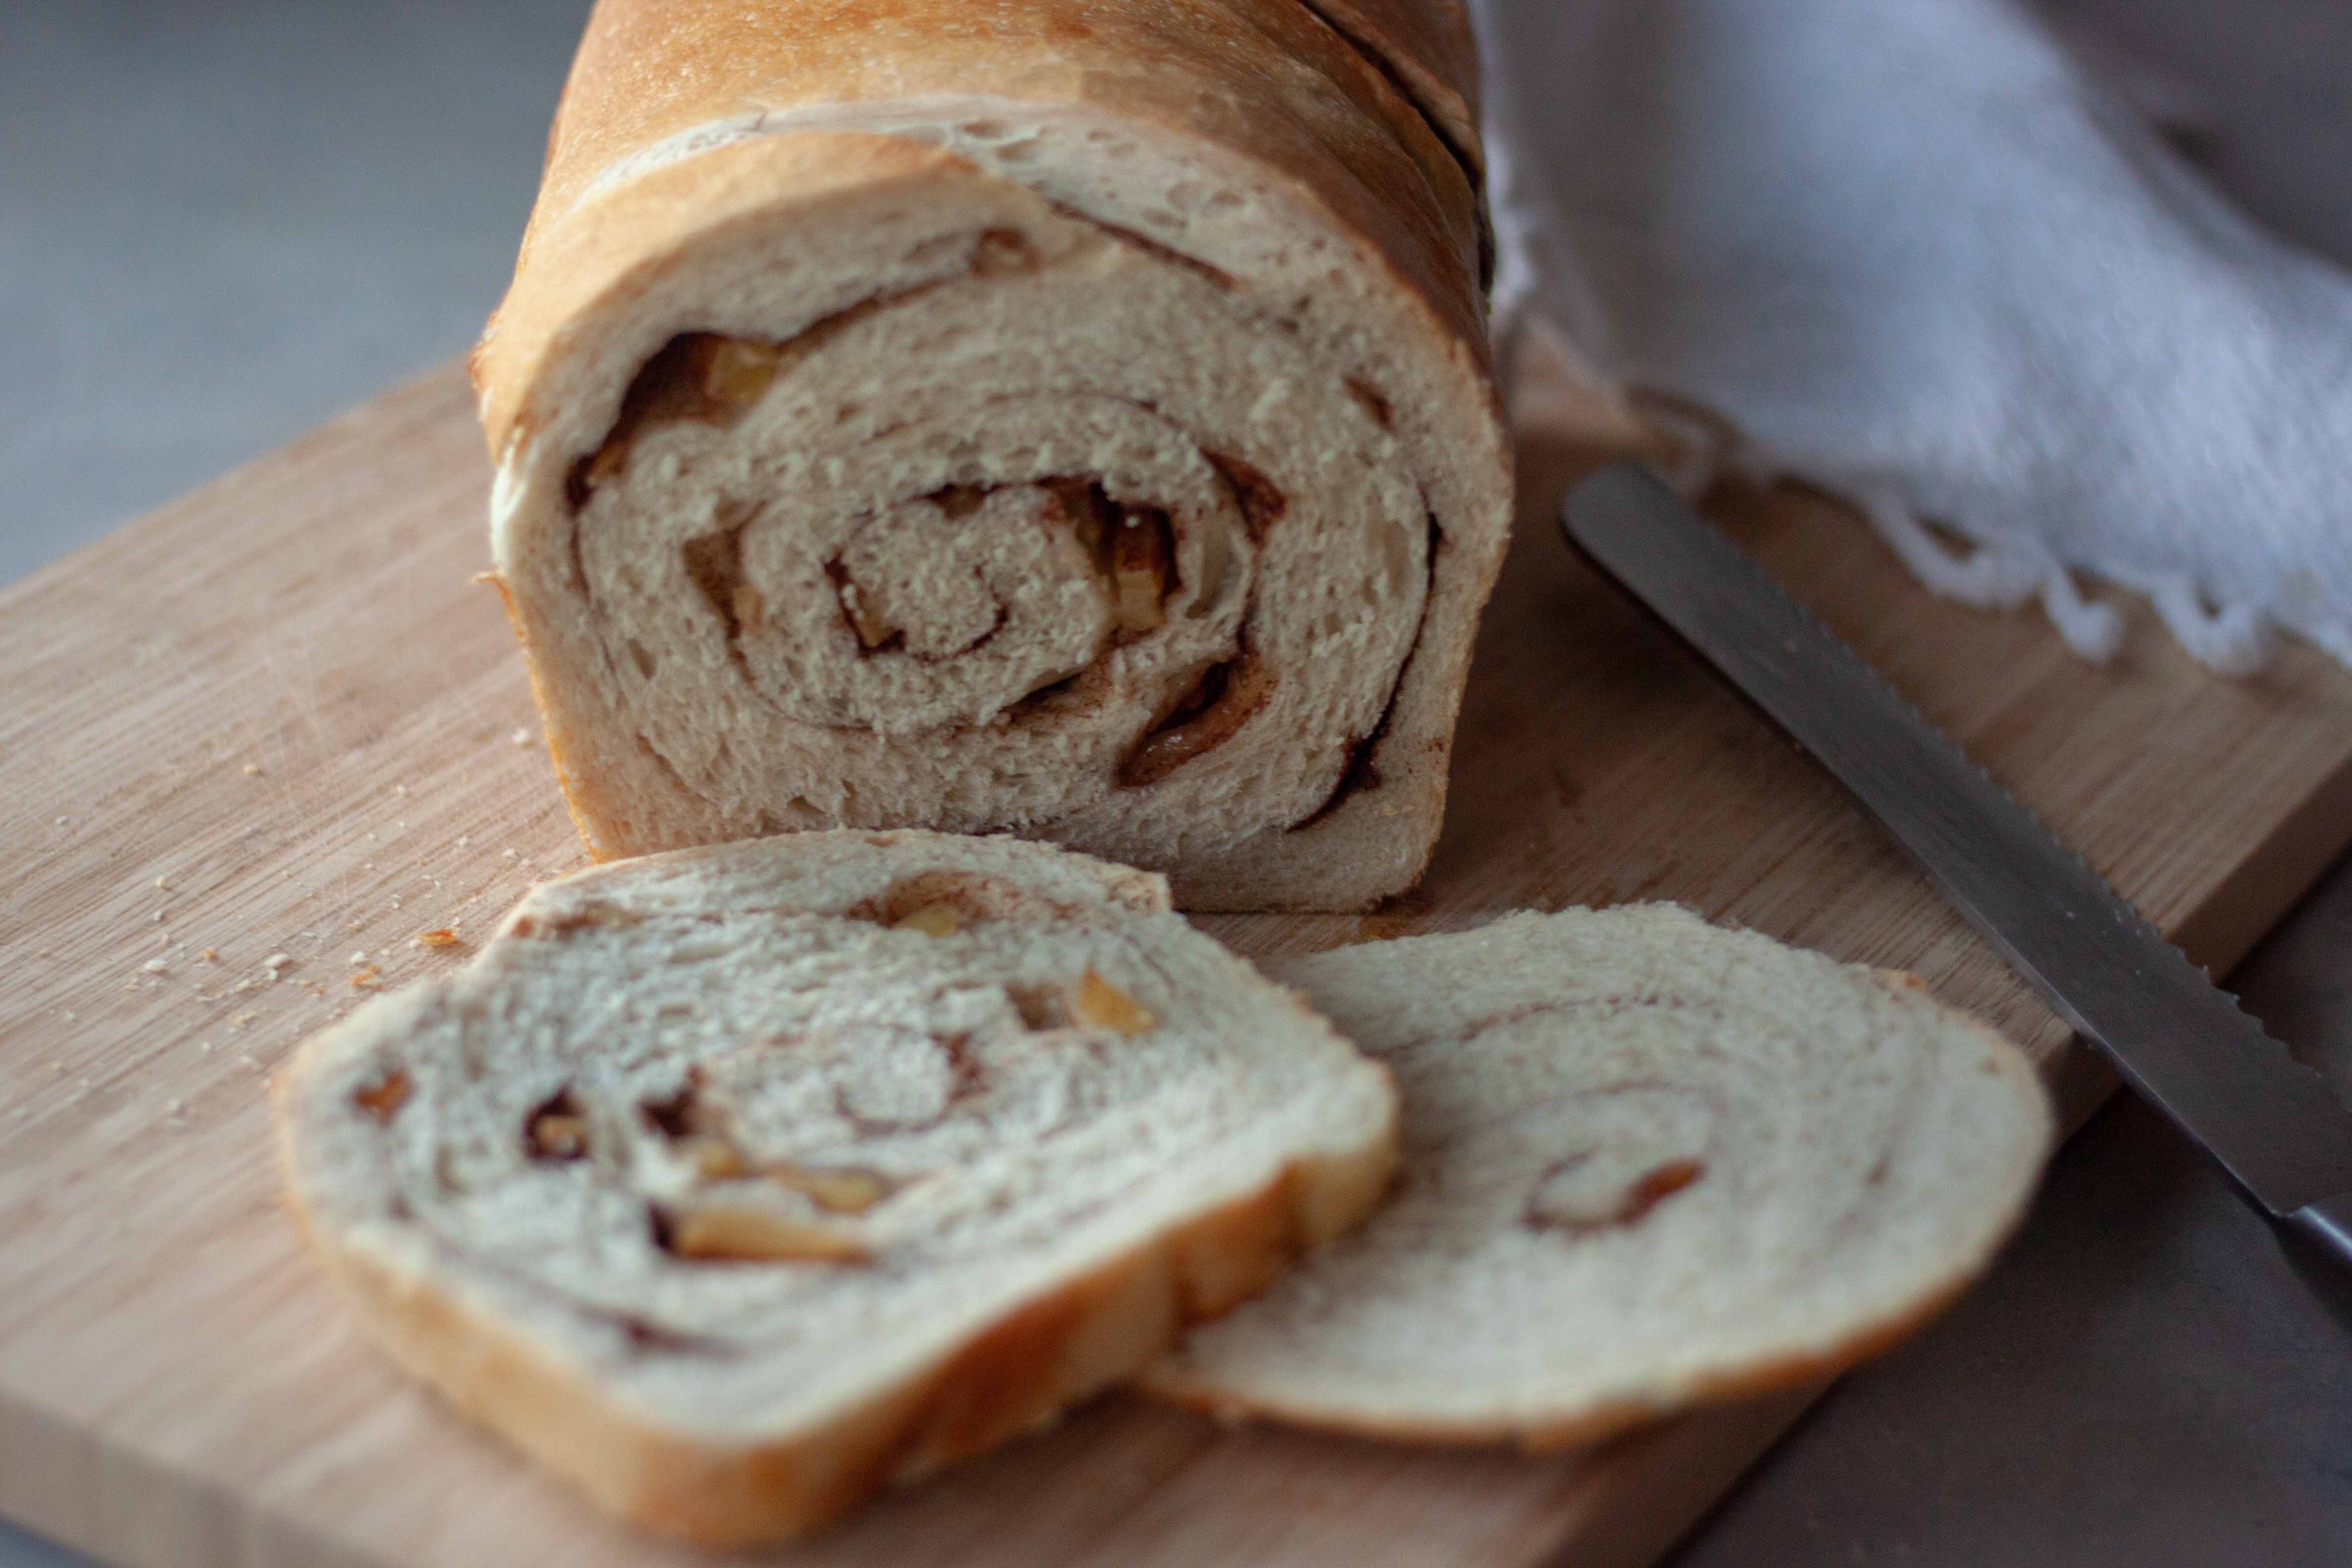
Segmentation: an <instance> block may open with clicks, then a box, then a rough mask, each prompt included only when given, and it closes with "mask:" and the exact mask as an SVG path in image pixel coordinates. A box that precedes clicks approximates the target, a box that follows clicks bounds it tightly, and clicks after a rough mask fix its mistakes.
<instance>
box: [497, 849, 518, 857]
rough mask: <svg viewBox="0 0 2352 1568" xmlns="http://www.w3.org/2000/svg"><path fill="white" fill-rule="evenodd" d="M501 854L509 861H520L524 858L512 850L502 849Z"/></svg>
mask: <svg viewBox="0 0 2352 1568" xmlns="http://www.w3.org/2000/svg"><path fill="white" fill-rule="evenodd" d="M499 854H501V855H503V856H505V857H506V858H508V859H509V860H520V859H521V858H522V857H521V856H520V855H518V854H516V853H515V852H514V851H513V850H511V849H501V850H499Z"/></svg>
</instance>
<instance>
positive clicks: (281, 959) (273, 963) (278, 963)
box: [261, 931, 310, 969]
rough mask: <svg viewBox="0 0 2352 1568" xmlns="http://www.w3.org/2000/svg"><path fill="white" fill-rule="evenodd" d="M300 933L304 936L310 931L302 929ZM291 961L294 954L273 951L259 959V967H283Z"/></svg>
mask: <svg viewBox="0 0 2352 1568" xmlns="http://www.w3.org/2000/svg"><path fill="white" fill-rule="evenodd" d="M302 934H303V935H304V936H309V935H310V932H309V931H304V932H303V933H302ZM293 962H294V955H293V954H292V953H290V952H273V953H271V954H270V955H269V956H268V958H265V959H263V960H262V961H261V967H262V968H264V969H283V968H285V967H286V966H287V965H288V964H289V963H293Z"/></svg>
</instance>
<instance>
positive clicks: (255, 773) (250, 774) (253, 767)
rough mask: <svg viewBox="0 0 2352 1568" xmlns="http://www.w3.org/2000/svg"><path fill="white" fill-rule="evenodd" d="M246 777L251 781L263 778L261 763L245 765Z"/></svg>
mask: <svg viewBox="0 0 2352 1568" xmlns="http://www.w3.org/2000/svg"><path fill="white" fill-rule="evenodd" d="M245 776H246V777H247V778H249V779H257V778H259V777H260V776H261V764H260V763H246V764H245Z"/></svg>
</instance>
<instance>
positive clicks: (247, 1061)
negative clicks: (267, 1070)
mask: <svg viewBox="0 0 2352 1568" xmlns="http://www.w3.org/2000/svg"><path fill="white" fill-rule="evenodd" d="M236 1065H237V1066H239V1067H241V1068H252V1069H253V1070H254V1071H256V1072H259V1071H260V1070H261V1063H260V1061H259V1060H258V1059H257V1058H254V1057H249V1056H246V1057H239V1058H236Z"/></svg>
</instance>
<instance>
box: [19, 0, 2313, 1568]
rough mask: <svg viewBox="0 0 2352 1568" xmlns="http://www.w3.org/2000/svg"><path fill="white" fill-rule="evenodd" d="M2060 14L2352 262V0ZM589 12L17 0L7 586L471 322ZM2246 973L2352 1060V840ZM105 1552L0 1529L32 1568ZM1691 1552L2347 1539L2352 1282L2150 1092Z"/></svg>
mask: <svg viewBox="0 0 2352 1568" xmlns="http://www.w3.org/2000/svg"><path fill="white" fill-rule="evenodd" d="M1138 3H1141V0H1138ZM1532 3H1553V0H1532ZM2049 8H2050V9H2052V10H2053V11H2058V12H2062V13H2064V14H2066V15H2067V16H2070V17H2071V18H2074V19H2076V20H2079V21H2081V22H2082V23H2083V24H2084V25H2085V26H2087V27H2089V28H2091V29H2093V30H2094V31H2095V33H2096V34H2098V35H2099V36H2102V37H2105V38H2107V39H2109V40H2111V41H2113V42H2115V43H2117V44H2120V45H2122V46H2125V47H2127V48H2129V49H2130V50H2132V51H2133V52H2134V53H2135V54H2136V55H2137V57H2138V58H2141V59H2142V60H2144V61H2146V62H2147V63H2149V64H2151V65H2152V66H2154V67H2156V68H2158V69H2160V70H2162V71H2165V72H2168V73H2169V75H2170V76H2171V78H2172V79H2174V80H2175V82H2176V83H2177V85H2178V86H2179V88H2180V89H2184V90H2185V91H2186V92H2188V93H2189V95H2190V96H2191V97H2193V98H2194V99H2196V100H2199V101H2200V102H2201V103H2202V104H2203V105H2204V106H2205V108H2206V109H2207V110H2209V111H2210V119H2211V121H2212V125H2213V129H2212V131H2211V132H2210V134H2208V135H2207V136H2206V137H2204V138H2203V139H2202V140H2201V142H2200V157H2201V158H2202V160H2203V162H2204V163H2205V164H2206V166H2207V167H2208V168H2209V169H2210V171H2211V172H2212V173H2213V174H2214V177H2215V178H2216V179H2217V180H2218V181H2219V182H2220V183H2221V184H2222V185H2223V186H2224V187H2225V188H2226V189H2227V190H2229V191H2230V192H2231V194H2232V195H2235V196H2237V197H2238V198H2239V199H2240V200H2241V201H2242V202H2243V203H2244V204H2245V205H2247V206H2248V207H2250V208H2251V209H2252V211H2253V212H2254V213H2255V214H2256V215H2257V216H2260V217H2262V218H2263V219H2264V220H2265V221H2267V222H2268V223H2270V224H2271V225H2272V226H2273V227H2274V228H2276V229H2278V230H2279V231H2280V232H2282V233H2284V234H2286V235H2288V236H2289V237H2293V238H2294V239H2297V240H2299V241H2301V242H2303V243H2305V244H2306V245H2309V246H2311V247H2315V248H2316V249H2318V250H2320V251H2322V252H2325V253H2326V254H2328V255H2330V256H2333V257H2334V258H2336V259H2337V260H2339V261H2342V262H2345V263H2347V265H2352V177H2347V176H2352V5H2347V4H2346V3H2345V0H2050V5H2049ZM586 10H587V5H586V0H396V3H389V4H388V3H385V0H313V3H310V4H294V3H291V0H277V3H270V0H187V3H184V4H170V3H166V0H148V3H144V4H142V3H139V0H0V582H7V581H13V580H14V579H16V578H17V577H19V576H21V575H23V574H26V573H28V572H30V571H32V570H34V569H36V568H37V567H38V566H40V565H41V564H43V563H46V562H47V561H50V560H53V559H55V558H56V557H58V556H59V555H62V554H64V553H65V552H68V551H69V550H71V549H73V548H74V547H75V546H77V545H79V544H81V543H84V542H88V541H89V540H91V539H94V538H96V537H97V536H99V535H100V534H101V533H103V532H105V531H108V530H110V529H111V528H113V527H115V526H116V525H118V524H119V523H121V522H123V521H127V520H128V519H130V518H131V517H132V516H134V515H136V514H137V513H139V512H140V511H142V510H145V509H147V508H149V507H152V506H154V505H156V504H158V503H160V502H162V501H163V500H168V499H169V498H171V497H172V496H173V495H176V494H178V493H179V492H181V491H183V490H184V489H188V488H190V487H191V486H193V485H195V484H198V483H201V482H203V481H204V480H205V479H210V478H212V477H214V476H215V475H216V474H218V473H220V472H221V471H222V470H224V469H225V468H228V467H230V466H232V465H234V464H236V463H238V462H241V461H243V460H244V459H246V458H250V457H253V456H255V455H257V454H258V453H260V452H262V451H264V450H266V449H268V447H272V446H275V445H277V444H278V443H279V442H281V441H283V440H286V439H288V438H289V437H293V436H295V435H297V434H299V432H300V431H302V430H303V429H305V428H307V427H309V426H311V425H313V424H315V423H316V422H318V421H319V420H320V419H321V418H323V417H325V416H328V415H330V414H332V413H334V412H336V411H338V410H339V409H341V408H343V407H346V406H348V405H351V404H352V403H354V402H357V401H359V400H360V399H362V397H364V396H366V395H368V394H369V393H371V392H373V391H374V390H376V389H377V388H379V387H381V386H382V385H383V384H385V383H387V382H389V381H391V380H393V379H394V378H396V377H398V376H401V375H404V374H408V373H409V372H412V371H414V370H416V369H418V368H421V367H422V366H424V365H426V364H428V363H433V362H435V361H436V360H439V359H441V358H443V357H445V356H446V355H448V354H451V353H456V352H457V351H459V350H461V349H463V348H464V347H465V346H466V345H467V343H468V342H470V341H471V340H472V338H473V335H474V333H475V331H476V330H477V328H478V326H479V324H480V321H481V320H482V318H483V316H484V315H485V314H486V313H487V312H488V309H489V307H490V305H491V304H492V303H493V302H494V301H495V300H496V299H497V297H498V295H499V291H500V290H501V289H502V288H503V287H504V284H505V280H506V276H507V272H508V268H509V266H510V264H511V260H512V256H513V247H514V242H515V239H516V237H517V236H518V235H519V233H520V228H521V225H522V219H523V216H524V215H525V213H526V212H527V210H528V208H529V206H530V197H531V193H532V190H533V188H534V186H535V184H536V182H537V178H538V173H539V162H540V153H541V148H542V146H543V145H544V138H545V135H546V128H547V122H548V120H549V117H550V114H551V110H552V108H553V104H554V99H555V93H556V90H557V89H558V87H559V86H560V85H561V82H562V72H563V68H564V65H565V63H566V61H567V60H568V58H569V57H570V54H571V49H572V44H573V42H574V40H575V38H576V37H577V34H578V31H579V26H580V23H581V20H582V18H583V16H585V14H586ZM2347 526H2352V520H2347ZM2237 984H2239V985H2240V986H2241V988H2242V990H2243V991H2244V993H2245V994H2246V996H2247V999H2248V1001H2249V1003H2250V1005H2252V1007H2253V1008H2254V1009H2255V1010H2256V1011H2257V1012H2259V1013H2260V1014H2261V1015H2262V1016H2263V1017H2264V1018H2265V1019H2267V1020H2268V1021H2269V1022H2270V1024H2271V1026H2272V1027H2273V1032H2274V1033H2277V1034H2280V1035H2281V1036H2283V1037H2285V1038H2286V1039H2288V1040H2290V1041H2291V1042H2293V1043H2294V1046H2295V1047H2296V1048H2297V1049H2298V1051H2300V1052H2302V1053H2304V1054H2305V1055H2306V1056H2307V1057H2308V1058H2310V1059H2313V1060H2315V1061H2318V1062H2321V1063H2323V1064H2324V1065H2325V1066H2326V1067H2327V1068H2329V1069H2330V1070H2331V1072H2333V1074H2334V1076H2335V1078H2336V1083H2337V1085H2338V1088H2339V1091H2340V1090H2342V1089H2344V1088H2345V1087H2346V1086H2347V1085H2352V867H2347V868H2339V869H2338V871H2337V873H2336V875H2335V876H2334V877H2333V878H2332V879H2330V881H2329V883H2328V884H2327V885H2326V887H2324V888H2323V889H2321V891H2320V892H2319V893H2318V894H2316V895H2315V897H2314V898H2313V899H2312V900H2310V901H2309V902H2308V903H2307V904H2306V905H2305V908H2304V909H2303V910H2301V911H2300V912H2299V913H2298V914H2297V915H2295V916H2294V918H2293V919H2292V920H2291V921H2289V922H2288V923H2287V924H2286V925H2285V926H2284V927H2283V928H2282V930H2281V931H2279V932H2278V934H2277V935H2276V936H2275V937H2273V940H2272V941H2271V942H2269V943H2268V944H2267V945H2266V946H2265V947H2264V948H2263V951H2262V952H2260V953H2259V954H2257V955H2256V957H2255V958H2254V959H2252V961H2250V962H2249V963H2247V965H2246V966H2245V967H2244V968H2243V969H2242V971H2241V972H2240V973H2239V975H2238V976H2237ZM79 1561H81V1560H80V1559H79V1558H76V1557H74V1556H72V1555H71V1554H69V1553H67V1552H61V1551H59V1550H58V1549H57V1548H55V1547H52V1546H49V1545H47V1544H46V1543H44V1542H38V1541H36V1540H34V1539H33V1538H31V1537H29V1536H26V1535H24V1534H22V1533H21V1532H17V1531H12V1530H10V1529H9V1527H7V1526H6V1525H5V1523H0V1568H54V1565H58V1564H67V1563H79ZM1675 1561H1676V1563H1677V1565H1678V1568H1731V1565H1733V1564H1741V1565H1745V1564H1751V1563H1790V1564H1811V1563H1822V1564H1831V1563H1837V1564H1849V1563H1901V1564H1905V1565H1906V1568H1918V1565H1933V1564H1947V1563H1948V1564H1953V1565H1956V1568H1957V1565H1962V1564H1966V1565H1970V1568H1974V1565H1978V1564H2038V1563H2067V1564H2096V1563H2119V1564H2120V1563H2131V1564H2137V1565H2143V1568H2161V1565H2170V1564H2183V1565H2187V1564H2200V1565H2201V1564H2208V1563H2232V1564H2237V1563H2244V1564H2279V1565H2289V1564H2305V1563H2309V1564H2314V1565H2317V1564H2323V1563H2325V1564H2341V1563H2347V1562H2352V1300H2347V1299H2346V1297H2345V1296H2343V1295H2340V1294H2335V1293H2331V1292H2330V1291H2329V1290H2328V1289H2326V1286H2325V1285H2324V1283H2320V1282H2315V1281H2312V1280H2309V1279H2305V1277H2303V1276H2302V1275H2300V1274H2299V1273H2298V1272H2297V1271H2296V1269H2295V1268H2294V1267H2293V1266H2292V1265H2291V1262H2290V1260H2289V1259H2288V1258H2285V1257H2284V1255H2283V1254H2282V1253H2281V1251H2280V1249H2279V1247H2278V1244H2277V1243H2276V1242H2275V1241H2274V1239H2273V1237H2272V1235H2271V1233H2270V1231H2269V1230H2268V1229H2267V1227H2265V1226H2263V1225H2262V1224H2261V1223H2260V1222H2259V1221H2258V1220H2256V1219H2255V1218H2254V1217H2253V1216H2252V1215H2251V1214H2250V1213H2248V1212H2247V1211H2246V1210H2244V1209H2243V1208H2242V1207H2241V1206H2240V1205H2239V1204H2238V1203H2237V1201H2236V1200H2235V1199H2234V1198H2233V1197H2232V1196H2231V1194H2230V1193H2229V1192H2228V1190H2227V1189H2226V1188H2225V1187H2224V1186H2223V1185H2222V1184H2221V1181H2220V1179H2219V1178H2218V1177H2216V1176H2215V1175H2214V1174H2213V1173H2211V1172H2210V1170H2208V1169H2207V1168H2206V1167H2205V1166H2204V1165H2203V1164H2202V1163H2200V1161H2199V1160H2198V1159H2197V1158H2196V1157H2195V1156H2194V1155H2192V1154H2190V1153H2189V1152H2187V1151H2186V1150H2185V1149H2184V1148H2183V1147H2182V1146H2181V1145H2180V1144H2179V1142H2178V1141H2177V1140H2176V1139H2175V1138H2174V1137H2173V1136H2172V1135H2171V1134H2170V1132H2169V1131H2168V1130H2167V1129H2166V1128H2165V1127H2164V1126H2163V1125H2162V1124H2161V1123H2159V1122H2158V1121H2157V1120H2156V1119H2155V1118H2154V1117H2153V1116H2152V1115H2151V1114H2149V1113H2148V1112H2147V1111H2145V1110H2141V1109H2140V1108H2139V1107H2138V1106H2137V1105H2136V1104H2133V1103H2130V1102H2128V1101H2123V1100H2119V1101H2117V1102H2116V1103H2115V1104H2112V1105H2111V1106H2110V1107H2109V1108H2108V1109H2107V1110H2105V1112H2103V1113H2102V1114H2101V1115H2100V1116H2099V1117H2098V1118H2097V1119H2096V1120H2095V1121H2094V1122H2093V1123H2092V1125H2091V1126H2090V1128H2089V1129H2088V1130H2087V1131H2084V1134H2083V1135H2082V1136H2081V1137H2079V1138H2078V1139H2076V1140H2075V1142H2074V1143H2073V1144H2072V1145H2070V1146H2069V1147H2068V1148H2067V1149H2066V1150H2065V1151H2064V1152H2063V1153H2062V1154H2061V1155H2060V1156H2059V1158H2058V1160H2057V1162H2056V1163H2055V1164H2054V1165H2053V1169H2052V1172H2051V1175H2050V1180H2049V1183H2048V1185H2047V1187H2046V1189H2045V1190H2044V1192H2043V1194H2042V1198H2041V1200H2040V1202H2039V1204H2038V1205H2037V1207H2036V1209H2035V1211H2034V1215H2033V1217H2032V1221H2031V1222H2030V1223H2029V1225H2028V1226H2027V1228H2026V1230H2025V1232H2024V1234H2023V1235H2022V1236H2021V1237H2020V1238H2019V1240H2018V1241H2017V1243H2016V1245H2015V1246H2014V1247H2012V1248H2011V1251H2010V1253H2009V1254H2008V1256H2007V1257H2006V1258H2004V1259H2003V1261H2002V1262H2001V1264H2000V1267H1999V1268H1997V1269H1996V1270H1995V1271H1994V1273H1993V1275H1992V1277H1991V1278H1990V1279H1988V1280H1987V1281H1986V1282H1985V1284H1984V1285H1983V1286H1982V1287H1981V1288H1980V1289H1979V1290H1977V1291H1976V1292H1975V1293H1974V1294H1973V1295H1972V1296H1970V1297H1969V1298H1968V1299H1967V1300H1965V1301H1964V1302H1963V1303H1962V1304H1961V1305H1960V1306H1959V1307H1958V1309H1957V1310H1955V1311H1953V1312H1952V1313H1951V1314H1950V1315H1949V1316H1948V1317H1947V1318H1945V1319H1944V1320H1943V1321H1940V1322H1938V1323H1937V1324H1936V1325H1935V1326H1934V1327H1933V1328H1931V1329H1930V1330H1928V1331H1927V1332H1926V1333H1925V1334H1923V1335H1921V1336H1920V1337H1919V1338H1918V1339H1917V1340H1916V1341H1914V1342H1912V1343H1911V1344H1909V1345H1908V1346H1906V1348H1905V1349H1903V1350H1902V1351H1900V1352H1897V1353H1896V1354H1895V1355H1894V1356H1892V1357H1890V1358H1888V1359H1887V1360H1885V1361H1883V1362H1880V1363H1876V1364H1874V1365H1873V1366H1871V1367H1868V1368H1865V1369H1864V1370H1863V1371H1862V1372H1860V1373H1856V1374H1855V1375H1853V1376H1852V1377H1849V1378H1848V1379H1846V1381H1845V1382H1844V1383H1843V1384H1842V1385H1841V1386H1840V1387H1839V1388H1838V1389H1837V1391H1836V1392H1835V1393H1833V1394H1832V1395H1831V1396H1830V1397H1829V1398H1828V1399H1827V1400H1825V1401H1824V1402H1823V1403H1822V1405H1821V1406H1820V1407H1819V1408H1818V1409H1817V1410H1816V1411H1815V1412H1814V1413H1813V1415H1811V1417H1809V1418H1808V1419H1807V1421H1806V1422H1805V1423H1804V1424H1803V1426H1801V1427H1800V1428H1799V1430H1798V1431H1797V1433H1796V1434H1795V1435H1794V1436H1793V1437H1792V1438H1791V1439H1790V1441H1789V1442H1787V1443H1785V1444H1783V1445H1782V1446H1781V1447H1780V1448H1779V1449H1778V1450H1777V1451H1776V1452H1775V1453H1774V1454H1773V1455H1772V1456H1771V1457H1770V1458H1768V1459H1767V1460H1766V1461H1764V1463H1763V1464H1762V1465H1760V1466H1759V1468H1757V1469H1756V1471H1755V1472H1754V1473H1753V1474H1752V1475H1751V1476H1750V1477H1749V1478H1748V1480H1747V1481H1746V1482H1745V1483H1744V1484H1743V1485H1742V1486H1741V1487H1740V1488H1739V1489H1738V1490H1737V1491H1736V1492H1734V1493H1733V1494H1732V1495H1731V1497H1730V1498H1729V1499H1727V1500H1726V1502H1725V1503H1724V1504H1723V1506H1722V1507H1721V1508H1719V1509H1718V1510H1717V1511H1716V1513H1715V1515H1714V1516H1713V1517H1712V1518H1711V1519H1709V1520H1708V1521H1706V1523H1705V1524H1704V1525H1703V1526H1702V1527H1701V1528H1700V1529H1699V1530H1698V1531H1696V1533H1695V1534H1694V1535H1693V1536H1692V1538H1691V1539H1690V1540H1689V1541H1688V1542H1686V1543H1685V1546H1684V1548H1683V1549H1682V1551H1681V1552H1680V1553H1679V1555H1678V1557H1677V1558H1676V1560H1675Z"/></svg>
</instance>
